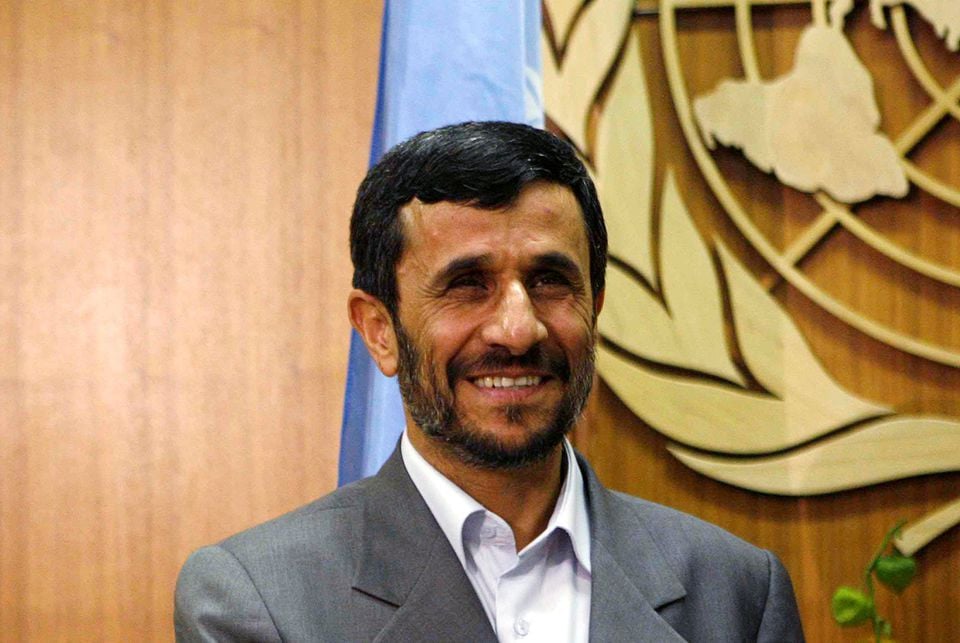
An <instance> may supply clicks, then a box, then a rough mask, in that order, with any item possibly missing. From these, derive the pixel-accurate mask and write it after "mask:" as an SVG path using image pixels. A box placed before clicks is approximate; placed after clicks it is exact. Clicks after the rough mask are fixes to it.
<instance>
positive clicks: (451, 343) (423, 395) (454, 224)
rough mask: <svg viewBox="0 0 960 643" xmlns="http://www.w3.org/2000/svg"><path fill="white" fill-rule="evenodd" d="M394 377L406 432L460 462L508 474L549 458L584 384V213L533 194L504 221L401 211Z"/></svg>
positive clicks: (499, 214)
mask: <svg viewBox="0 0 960 643" xmlns="http://www.w3.org/2000/svg"><path fill="white" fill-rule="evenodd" d="M401 222H402V225H403V229H404V239H405V248H404V253H403V255H402V256H401V259H400V262H399V263H398V265H397V285H398V291H399V295H400V305H399V313H398V315H399V320H398V322H399V323H398V324H397V329H396V330H397V340H398V345H399V378H400V388H401V392H402V393H403V397H404V400H405V402H406V405H407V410H408V412H409V413H410V416H411V419H412V420H413V423H414V424H415V425H416V426H417V427H419V429H420V430H422V431H423V432H424V433H425V434H426V435H427V436H430V437H431V438H433V439H434V440H436V441H438V442H439V443H441V444H442V445H443V447H444V448H446V449H448V450H450V452H452V454H453V455H454V456H455V457H456V458H457V459H459V460H461V461H465V462H469V463H472V464H476V465H480V466H485V467H515V466H519V465H522V464H524V463H527V462H532V461H536V460H538V459H540V458H543V457H545V456H546V455H548V454H549V453H551V452H552V451H553V450H554V449H555V448H556V446H557V445H558V444H559V442H560V440H561V438H562V437H563V435H564V434H565V433H566V432H567V431H568V430H569V429H570V428H571V427H572V426H573V424H574V422H575V421H576V419H577V417H578V416H579V414H580V412H581V410H582V409H583V405H584V404H585V403H586V399H587V395H588V394H589V392H590V387H591V384H592V381H593V351H594V327H595V326H594V321H595V317H596V313H597V312H598V311H599V306H598V305H596V302H595V301H594V298H593V296H592V294H591V291H590V274H589V265H590V259H589V250H588V243H587V237H586V231H585V228H584V223H583V218H582V215H581V213H580V207H579V205H578V204H577V201H576V198H575V197H574V196H573V193H572V192H571V191H570V190H569V189H567V188H565V187H562V186H559V185H555V184H549V183H533V184H531V185H529V186H527V187H526V188H525V189H524V190H523V191H522V192H521V193H520V196H519V198H518V199H517V200H516V202H515V203H514V204H513V205H511V206H509V207H507V208H504V209H501V210H482V209H479V208H474V207H470V206H466V205H458V204H453V203H448V202H440V203H435V204H430V205H425V204H423V203H420V202H418V201H414V202H412V203H410V204H408V205H407V206H405V207H404V208H403V209H402V210H401Z"/></svg>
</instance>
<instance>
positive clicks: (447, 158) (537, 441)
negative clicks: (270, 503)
mask: <svg viewBox="0 0 960 643" xmlns="http://www.w3.org/2000/svg"><path fill="white" fill-rule="evenodd" d="M350 243H351V255H352V258H353V264H354V287H355V290H354V291H353V292H352V293H351V294H350V296H349V305H348V307H349V314H350V320H351V322H352V323H353V326H354V328H356V329H357V331H358V332H359V334H360V335H361V336H362V337H363V340H364V342H365V343H366V346H367V348H368V349H369V351H370V354H371V355H372V356H373V359H374V360H376V362H377V365H378V366H379V368H380V369H381V370H382V371H383V372H384V373H385V374H386V375H395V374H396V375H397V376H398V378H399V382H400V389H401V392H402V394H403V399H404V407H405V412H406V422H407V428H406V432H405V433H404V436H403V438H402V439H401V443H400V445H399V446H398V448H397V450H396V451H395V452H394V454H393V456H392V457H391V458H390V460H389V461H388V462H387V463H386V464H385V465H384V467H383V468H382V469H381V471H380V472H379V473H378V474H377V475H376V476H374V477H372V478H368V479H366V480H363V481H360V482H358V483H355V484H353V485H349V486H346V487H344V488H342V489H339V490H338V491H336V492H334V493H332V494H330V495H328V496H326V497H324V498H321V499H320V500H317V501H316V502H314V503H312V504H310V505H307V506H306V507H304V508H301V509H299V510H297V511H294V512H293V513H290V514H288V515H286V516H283V517H281V518H278V519H276V520H274V521H272V522H269V523H266V524H264V525H261V526H259V527H255V528H253V529H251V530H249V531H246V532H244V533H241V534H239V535H237V536H234V537H232V538H229V539H227V540H225V541H224V542H222V543H220V544H219V545H214V546H212V547H207V548H204V549H201V550H200V551H198V552H196V553H194V554H193V555H192V556H191V557H190V559H189V560H188V561H187V563H186V565H185V566H184V569H183V571H182V572H181V575H180V579H179V582H178V587H177V597H176V627H177V635H178V638H179V639H181V640H185V641H187V640H258V641H259V640H263V641H279V640H291V641H372V640H378V641H495V640H498V639H499V640H500V641H507V640H510V641H514V640H526V641H565V640H566V641H586V640H588V638H589V639H590V640H594V641H656V642H663V641H682V640H688V641H723V642H728V641H753V640H760V641H778V642H783V641H800V640H802V639H803V635H802V632H801V628H800V622H799V618H798V615H797V610H796V604H795V601H794V597H793V590H792V588H791V586H790V581H789V579H788V577H787V574H786V572H785V571H784V569H783V567H782V566H781V565H780V563H779V562H778V561H777V559H776V558H775V557H774V556H773V555H772V554H770V553H768V552H764V551H762V550H759V549H757V548H755V547H753V546H751V545H748V544H747V543H744V542H743V541H740V540H738V539H736V538H734V537H733V536H731V535H730V534H728V533H726V532H724V531H722V530H720V529H719V528H716V527H713V526H711V525H708V524H706V523H703V522H701V521H699V520H697V519H695V518H692V517H690V516H687V515H684V514H681V513H679V512H676V511H673V510H670V509H667V508H665V507H660V506H657V505H653V504H651V503H647V502H644V501H642V500H638V499H635V498H631V497H628V496H625V495H622V494H618V493H615V492H611V491H608V490H606V489H604V488H603V487H602V486H601V485H600V483H599V482H598V481H597V479H596V477H595V476H594V475H593V473H592V471H591V470H590V468H589V466H588V465H587V464H586V462H584V461H583V460H581V459H578V456H577V455H576V454H575V453H574V451H573V449H572V448H571V447H570V445H569V443H568V442H567V441H566V439H565V437H564V436H565V434H566V433H567V432H568V431H569V430H570V428H571V427H572V426H573V425H574V423H575V422H576V420H577V418H578V417H579V415H580V413H581V411H582V409H583V407H584V404H585V403H586V400H587V396H588V394H589V392H590V387H591V384H592V381H593V374H594V366H593V361H594V360H593V355H594V345H595V342H596V319H597V315H598V314H599V313H600V310H601V308H602V307H603V293H604V291H603V287H604V270H605V266H606V250H607V240H606V230H605V228H604V223H603V217H602V214H601V211H600V205H599V202H598V200H597V196H596V193H595V190H594V187H593V184H592V182H591V181H590V179H589V177H588V176H587V173H586V171H585V169H584V167H583V165H582V164H581V163H580V161H579V160H578V159H577V157H576V155H575V154H574V152H573V151H572V149H571V148H570V147H569V146H568V145H566V144H565V143H563V142H561V141H560V140H559V139H557V138H555V137H553V136H552V135H550V134H548V133H546V132H543V131H541V130H536V129H533V128H530V127H527V126H523V125H515V124H510V123H465V124H461V125H455V126H451V127H446V128H441V129H439V130H435V131H432V132H426V133H423V134H420V135H418V136H416V137H414V138H412V139H410V140H408V141H406V142H404V143H402V144H400V145H398V146H397V147H395V148H394V149H393V150H391V151H390V152H388V153H387V154H386V155H385V156H384V157H383V159H382V160H381V161H380V163H378V164H377V165H376V166H375V167H374V168H372V169H371V170H370V172H369V174H368V175H367V177H366V179H364V181H363V183H362V185H361V186H360V189H359V192H358V195H357V201H356V204H355V206H354V212H353V218H352V220H351V240H350Z"/></svg>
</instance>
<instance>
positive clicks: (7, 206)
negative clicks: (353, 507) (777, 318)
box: [0, 0, 381, 641]
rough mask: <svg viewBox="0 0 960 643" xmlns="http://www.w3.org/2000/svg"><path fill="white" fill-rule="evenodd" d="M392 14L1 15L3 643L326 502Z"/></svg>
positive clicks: (122, 605) (319, 4)
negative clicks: (258, 526)
mask: <svg viewBox="0 0 960 643" xmlns="http://www.w3.org/2000/svg"><path fill="white" fill-rule="evenodd" d="M380 11H381V9H380V2H378V1H376V0H363V1H351V2H336V1H335V0H301V1H299V2H296V1H293V0H291V1H285V2H253V3H251V2H239V1H236V2H204V1H201V2H190V3H184V2H173V1H166V2H136V1H134V2H129V1H127V2H124V1H121V0H97V1H95V2H67V3H61V2H12V3H11V2H5V3H0V640H10V641H14V640H16V641H21V640H36V641H41V640H42V641H50V640H145V639H161V640H169V639H170V638H171V635H172V624H171V614H172V592H173V584H174V579H175V576H176V573H177V570H178V568H179V566H180V564H181V563H182V561H183V560H184V558H185V557H186V555H187V553H188V552H189V551H190V550H192V549H194V548H196V547H197V546H199V545H201V544H204V543H207V542H211V541H213V540H216V539H219V538H221V537H223V536H225V535H227V534H229V533H232V532H234V531H237V530H239V529H241V528H243V527H246V526H249V525H251V524H253V523H255V522H259V521H261V520H264V519H266V518H269V517H271V516H274V515H277V514H279V513H281V512H283V511H285V510H288V509H290V508H293V507H294V506H297V505H299V504H301V503H303V502H305V501H307V500H309V499H310V498H313V497H315V496H317V495H320V494H321V493H323V492H325V491H328V490H330V489H332V488H333V486H334V484H335V479H336V460H337V453H338V435H339V422H340V413H341V404H342V395H343V374H344V368H345V362H346V349H347V338H348V324H347V321H346V315H345V314H344V311H345V304H344V296H345V292H346V290H347V288H348V283H349V276H350V268H349V255H348V251H347V224H348V217H349V208H350V205H351V202H352V197H353V192H354V190H355V188H356V185H357V183H358V182H359V180H360V178H361V176H362V174H363V172H364V170H365V166H366V162H367V154H368V149H369V132H370V126H371V123H372V117H373V105H374V99H375V87H376V73H377V58H378V48H379V27H380Z"/></svg>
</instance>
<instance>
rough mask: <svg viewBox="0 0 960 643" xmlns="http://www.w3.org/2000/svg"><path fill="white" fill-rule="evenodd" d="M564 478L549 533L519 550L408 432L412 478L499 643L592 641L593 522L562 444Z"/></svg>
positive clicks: (406, 457)
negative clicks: (590, 637)
mask: <svg viewBox="0 0 960 643" xmlns="http://www.w3.org/2000/svg"><path fill="white" fill-rule="evenodd" d="M563 444H564V446H563V449H564V457H565V458H566V463H567V466H566V476H565V478H564V481H563V487H562V488H561V490H560V497H559V498H558V499H557V504H556V506H555V507H554V509H553V514H552V515H551V516H550V520H549V521H548V522H547V528H546V529H545V530H544V531H543V533H541V534H540V535H539V536H537V537H536V538H535V539H534V540H533V542H531V543H530V544H529V545H527V546H526V547H524V548H523V551H521V552H519V553H518V552H517V548H516V541H515V540H514V536H513V530H512V529H510V526H509V525H508V524H507V523H506V521H504V520H503V518H501V517H500V516H498V515H496V514H495V513H493V512H491V511H488V510H487V509H485V508H484V507H483V505H481V504H480V503H479V502H477V501H476V500H474V499H473V498H472V497H471V496H469V495H468V494H467V493H466V492H465V491H463V490H462V489H461V488H460V487H458V486H457V485H455V484H454V483H453V482H451V481H450V480H449V479H448V478H447V477H445V476H444V475H443V474H442V473H440V472H439V471H437V470H436V469H435V468H434V467H433V466H432V465H431V464H430V463H429V462H427V461H426V460H425V459H424V458H423V456H421V455H420V454H419V453H418V452H417V450H416V448H415V447H414V446H413V444H412V443H411V442H410V439H409V437H407V433H406V432H404V434H403V438H402V440H401V444H400V453H401V455H402V456H403V463H404V465H405V466H406V469H407V473H409V474H410V478H411V479H412V480H413V484H414V485H416V487H417V490H418V491H419V492H420V495H421V496H423V499H424V500H425V501H426V503H427V506H428V507H429V508H430V511H431V512H433V516H434V517H435V518H436V519H437V523H438V524H439V525H440V528H441V529H442V530H443V533H444V534H446V536H447V540H449V541H450V545H451V546H452V547H453V550H454V552H456V554H457V558H459V559H460V564H461V565H463V569H464V571H465V572H466V574H467V578H469V579H470V582H471V583H472V584H473V588H474V589H475V590H476V592H477V596H478V597H479V598H480V602H481V603H482V604H483V609H484V610H485V611H486V613H487V617H488V618H489V619H490V624H491V625H492V626H493V629H494V631H495V632H496V634H497V638H498V639H499V640H500V641H501V642H506V641H511V642H520V641H522V642H523V643H528V642H533V641H550V642H551V643H552V642H556V641H578V642H579V641H586V640H587V638H588V634H589V630H590V584H591V575H590V524H589V517H588V515H587V503H586V497H585V496H584V490H583V476H582V475H581V473H580V468H579V467H578V466H577V460H576V458H575V457H574V454H573V448H572V447H571V446H570V443H569V442H568V441H567V440H564V442H563Z"/></svg>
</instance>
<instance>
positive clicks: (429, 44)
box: [339, 0, 543, 485]
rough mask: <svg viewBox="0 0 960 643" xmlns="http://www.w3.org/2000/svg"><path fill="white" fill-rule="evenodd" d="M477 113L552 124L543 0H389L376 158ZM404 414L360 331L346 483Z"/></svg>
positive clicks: (369, 464)
mask: <svg viewBox="0 0 960 643" xmlns="http://www.w3.org/2000/svg"><path fill="white" fill-rule="evenodd" d="M469 120H503V121H515V122H524V123H528V124H530V125H534V126H537V127H542V126H543V100H542V93H541V90H540V0H502V1H497V2H493V1H486V0H467V1H451V0H386V2H385V6H384V12H383V37H382V44H381V49H380V85H379V89H378V92H377V112H376V117H375V121H374V126H373V142H372V144H371V149H370V162H371V164H373V163H375V162H376V161H377V160H378V159H379V158H380V156H381V155H382V154H383V153H384V152H385V151H386V150H388V149H390V148H391V147H393V146H394V145H395V144H397V143H399V142H400V141H402V140H404V139H407V138H409V137H411V136H413V135H414V134H416V133H418V132H422V131H424V130H428V129H433V128H435V127H440V126H441V125H448V124H451V123H460V122H463V121H469ZM404 422H405V420H404V416H403V406H402V403H401V400H400V391H399V389H398V388H397V382H396V379H395V378H386V377H384V376H383V374H381V373H380V371H379V370H378V369H377V366H376V364H374V362H373V360H372V359H371V358H370V356H369V354H368V353H367V350H366V347H365V346H364V345H363V341H362V340H361V339H360V337H359V336H358V335H357V333H356V331H353V332H352V333H351V336H350V357H349V363H348V367H347V390H346V398H345V400H344V405H343V431H342V433H341V442H340V474H339V483H340V484H341V485H343V484H346V483H348V482H352V481H353V480H358V479H360V478H363V477H365V476H369V475H371V474H373V473H376V471H377V469H379V468H380V465H381V464H383V462H384V461H385V460H386V459H387V457H388V456H389V455H390V453H391V451H393V448H394V447H395V446H396V444H397V439H398V438H399V437H400V433H401V432H402V431H403V426H404Z"/></svg>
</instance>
